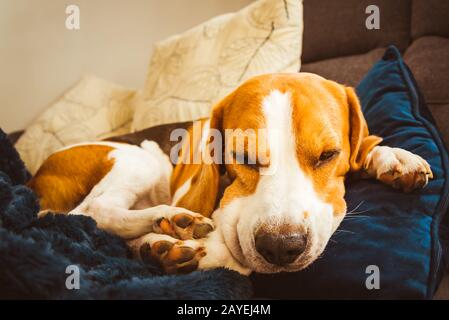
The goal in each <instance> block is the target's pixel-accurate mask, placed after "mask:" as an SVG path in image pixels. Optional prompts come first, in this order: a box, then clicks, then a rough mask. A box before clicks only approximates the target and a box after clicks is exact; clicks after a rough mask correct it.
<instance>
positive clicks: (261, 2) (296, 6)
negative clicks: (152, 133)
mask: <svg viewBox="0 0 449 320" xmlns="http://www.w3.org/2000/svg"><path fill="white" fill-rule="evenodd" d="M302 10H303V8H302V0H258V1H255V2H254V3H252V4H250V5H249V6H247V7H246V8H244V9H242V10H241V11H239V12H236V13H230V14H225V15H221V16H218V17H215V18H213V19H211V20H209V21H207V22H205V23H203V24H201V25H199V26H197V27H195V28H193V29H191V30H188V31H186V32H185V33H183V34H180V35H176V36H173V37H170V38H168V39H167V40H164V41H161V42H158V43H156V45H155V48H154V53H153V56H152V58H151V62H150V67H149V70H148V76H147V80H146V85H145V87H144V90H143V94H142V97H141V99H139V101H138V103H137V107H136V112H135V115H134V121H133V129H134V130H142V129H145V128H148V127H152V126H155V125H160V124H165V123H172V122H179V121H190V120H195V119H198V118H202V117H208V116H209V112H210V109H211V107H212V106H213V104H214V103H216V102H217V101H219V100H220V99H221V98H222V97H224V96H225V95H226V94H228V93H229V92H231V91H232V90H233V89H234V88H236V87H237V86H238V85H239V84H240V83H241V82H243V81H244V80H246V79H248V78H251V77H253V76H255V75H259V74H263V73H273V72H298V71H299V68H300V56H301V47H302V32H303V20H302V13H303V11H302Z"/></svg>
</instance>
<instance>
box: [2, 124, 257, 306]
mask: <svg viewBox="0 0 449 320" xmlns="http://www.w3.org/2000/svg"><path fill="white" fill-rule="evenodd" d="M27 178H28V174H27V172H26V170H25V168H24V166H23V163H22V161H21V160H20V158H19V156H18V154H17V152H16V150H15V149H14V148H13V146H12V145H11V143H10V142H9V141H8V139H7V137H6V134H5V133H4V132H3V131H1V129H0V298H3V299H4V298H41V299H56V298H57V299H60V298H82V299H90V298H101V299H106V298H108V299H111V298H112V299H244V298H250V297H251V295H252V293H251V285H250V283H249V280H248V278H247V277H243V276H241V275H239V274H237V273H235V272H232V271H228V270H222V269H218V270H213V271H197V272H193V273H191V274H188V275H182V276H167V275H162V273H161V271H160V270H159V269H158V268H157V267H156V266H152V265H149V264H144V263H142V262H140V261H136V260H132V259H131V256H130V253H129V251H128V249H127V247H126V245H125V243H124V241H123V240H121V239H119V238H118V237H115V236H112V235H110V234H108V233H106V232H104V231H102V230H100V229H98V228H97V227H96V224H95V222H94V220H92V219H90V218H88V217H83V216H64V215H48V216H46V217H45V218H43V219H37V217H36V214H37V212H38V205H37V201H36V197H35V195H34V194H33V193H32V192H31V190H30V189H28V188H26V187H25V186H23V184H24V183H25V181H26V180H27ZM71 265H74V266H76V267H77V268H78V270H79V271H80V277H79V279H80V288H79V290H77V289H72V290H68V289H67V287H66V280H67V278H68V277H70V276H71V275H73V274H75V272H74V271H73V269H70V267H69V269H67V267H68V266H71ZM66 269H67V271H68V273H66ZM74 283H75V282H72V281H70V278H69V284H74ZM69 287H70V286H69Z"/></svg>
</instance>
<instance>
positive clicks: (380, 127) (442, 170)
mask: <svg viewBox="0 0 449 320" xmlns="http://www.w3.org/2000/svg"><path fill="white" fill-rule="evenodd" d="M357 93H358V96H359V98H360V101H361V104H362V108H363V111H364V114H365V118H366V120H367V122H368V126H369V129H370V132H371V133H373V134H376V135H379V136H381V137H383V138H384V140H383V142H382V144H384V145H388V146H391V147H400V148H403V149H406V150H409V151H411V152H414V153H416V154H419V155H420V156H422V157H423V158H424V159H426V160H427V161H428V162H429V163H430V165H431V167H432V170H433V173H434V179H433V180H431V181H430V183H429V184H428V185H427V187H426V188H424V189H422V190H419V191H415V192H413V193H408V194H407V193H402V192H401V191H398V190H395V189H393V188H391V187H389V186H385V185H383V184H381V183H380V182H378V181H376V180H352V181H348V182H347V188H346V190H347V193H346V200H347V203H348V211H350V210H355V212H357V214H350V215H348V216H347V217H346V218H345V219H344V221H343V222H342V224H341V226H340V228H339V229H338V230H339V231H337V232H336V233H335V234H334V235H333V237H332V239H331V241H330V242H329V244H328V247H327V248H326V250H325V252H324V254H323V256H322V258H320V259H318V260H317V261H316V262H315V263H313V264H312V265H311V266H310V267H309V268H307V269H306V270H303V271H300V272H297V273H281V274H274V275H263V274H254V275H252V280H253V284H254V287H255V293H256V296H259V297H271V298H380V299H382V298H387V299H388V298H411V299H420V298H430V297H432V296H433V294H434V292H435V290H436V288H437V286H438V284H439V282H440V279H441V276H442V273H443V270H444V267H445V265H447V263H446V262H445V260H446V257H447V253H448V249H447V248H448V245H447V244H448V242H447V239H448V235H449V228H448V226H449V221H448V220H449V219H448V216H449V215H446V213H447V211H448V202H449V173H448V168H449V161H448V155H447V151H446V149H445V147H444V145H443V143H442V141H441V138H440V136H439V134H438V132H437V130H436V128H435V125H434V122H433V119H432V118H431V116H430V113H429V112H428V110H427V108H426V106H425V104H424V101H423V99H422V97H421V95H420V94H419V91H418V88H417V85H416V82H415V81H414V79H413V76H412V74H411V72H410V71H409V69H408V67H407V66H406V65H405V63H404V61H403V60H402V58H401V55H400V53H399V51H398V50H397V49H396V48H395V47H390V48H388V49H387V51H386V53H385V54H384V56H383V58H382V60H380V61H379V62H377V63H376V64H375V65H374V66H373V68H372V69H371V71H370V72H368V74H367V75H366V76H365V78H364V79H363V80H362V82H361V83H360V84H359V86H358V87H357ZM371 265H374V266H377V267H378V268H379V275H380V278H379V289H371V290H369V289H368V288H367V286H366V281H367V278H368V277H369V276H370V275H372V274H373V271H372V269H369V268H368V266H371ZM367 268H368V270H367ZM368 282H369V283H372V282H371V278H370V279H368Z"/></svg>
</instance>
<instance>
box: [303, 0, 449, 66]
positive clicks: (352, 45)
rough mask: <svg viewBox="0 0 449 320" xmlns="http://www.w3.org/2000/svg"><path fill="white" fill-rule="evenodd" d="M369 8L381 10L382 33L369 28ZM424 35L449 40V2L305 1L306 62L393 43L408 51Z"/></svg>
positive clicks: (441, 0)
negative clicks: (413, 41) (412, 42)
mask: <svg viewBox="0 0 449 320" xmlns="http://www.w3.org/2000/svg"><path fill="white" fill-rule="evenodd" d="M369 5H377V6H378V7H379V11H380V29H378V30H376V29H373V30H368V29H367V28H366V26H365V21H366V18H367V17H368V16H369V14H367V13H365V10H366V7H367V6H369ZM423 35H439V36H445V37H449V0H304V39H303V54H302V62H303V63H309V62H315V61H318V60H323V59H329V58H334V57H341V56H347V55H355V54H361V53H366V52H368V51H370V50H372V49H375V48H378V47H386V46H388V45H390V44H394V45H396V46H397V47H398V48H399V49H400V50H401V51H404V50H405V49H406V48H407V46H408V45H409V44H410V43H411V41H412V40H413V39H416V38H418V37H420V36H423Z"/></svg>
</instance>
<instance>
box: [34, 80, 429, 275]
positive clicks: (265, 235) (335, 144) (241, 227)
mask: <svg viewBox="0 0 449 320" xmlns="http://www.w3.org/2000/svg"><path fill="white" fill-rule="evenodd" d="M197 127H199V132H200V134H193V131H194V129H193V128H194V126H193V127H191V128H190V129H189V131H188V133H189V134H188V135H187V136H188V138H187V139H184V141H183V143H182V144H181V146H180V148H179V149H178V150H177V151H175V152H173V153H174V154H176V157H177V159H176V160H175V161H177V164H176V165H175V166H174V167H173V164H172V162H173V159H170V158H169V157H168V155H166V154H165V153H163V152H162V150H161V149H160V148H159V146H158V144H157V143H155V142H153V141H144V142H143V143H142V144H141V145H140V146H135V145H129V144H124V143H116V142H93V143H85V144H79V145H74V146H70V147H66V148H64V149H62V150H60V151H58V152H56V153H54V154H52V155H51V156H50V157H49V158H48V159H47V160H46V161H45V162H44V163H43V164H42V166H41V167H40V169H39V170H38V172H37V173H36V175H35V176H34V177H33V178H32V179H31V180H30V182H29V184H28V185H29V187H30V188H32V189H33V190H34V191H35V192H36V194H37V195H38V197H39V199H40V206H41V210H42V211H41V212H40V215H41V216H42V215H44V214H46V213H47V212H48V211H54V212H62V213H67V214H75V215H76V214H81V215H86V216H90V217H92V218H93V219H95V220H96V222H97V224H98V226H99V227H100V228H102V229H104V230H106V231H109V232H111V233H114V234H116V235H118V236H120V237H122V238H124V239H126V240H127V241H128V244H129V246H130V248H131V250H132V251H133V253H134V254H135V256H136V257H138V258H141V259H143V260H150V261H156V262H158V263H159V264H160V265H161V266H162V267H163V268H164V270H165V271H166V272H167V273H185V272H190V271H193V270H195V269H198V268H199V269H210V268H216V267H225V268H229V269H232V270H236V271H238V272H240V273H242V274H249V273H250V272H252V271H255V272H263V273H274V272H280V271H297V270H301V269H303V268H305V267H307V266H308V265H310V264H311V263H312V262H313V261H314V260H316V259H317V258H318V256H319V255H320V254H321V253H322V252H323V250H324V249H325V247H326V244H327V242H328V241H329V239H330V237H331V236H332V234H333V232H334V231H335V230H336V229H337V227H338V226H339V224H340V222H341V221H342V220H343V218H344V216H345V214H346V210H347V208H346V202H345V200H344V194H345V185H344V181H345V177H346V175H347V174H348V173H350V172H359V173H360V174H361V175H363V176H365V177H372V178H375V179H378V180H380V181H381V182H383V183H385V184H388V185H390V186H392V187H394V188H398V189H401V190H403V191H404V192H409V191H412V190H414V189H417V188H422V187H424V186H425V185H426V184H427V182H428V179H431V178H432V172H431V169H430V166H429V164H428V163H427V162H426V161H425V160H424V159H422V158H421V157H420V156H418V155H415V154H413V153H411V152H409V151H406V150H403V149H399V148H390V147H388V146H380V145H379V144H380V142H381V141H382V139H381V138H380V137H377V136H374V135H370V134H369V131H368V127H367V124H366V121H365V119H364V117H363V114H362V111H361V108H360V104H359V101H358V98H357V96H356V94H355V92H354V90H353V89H352V88H349V87H345V86H343V85H340V84H338V83H336V82H333V81H329V80H326V79H324V78H322V77H320V76H317V75H314V74H310V73H298V74H267V75H262V76H257V77H255V78H252V79H250V80H248V81H246V82H245V83H243V84H242V85H241V86H240V87H238V88H237V89H236V90H235V91H233V92H232V93H230V94H229V95H228V96H227V97H225V98H224V99H223V100H221V101H220V102H219V103H218V104H217V105H216V106H215V107H214V108H213V110H212V114H211V117H210V119H203V120H201V121H200V122H199V125H198V126H197ZM228 131H230V132H238V134H234V135H233V136H232V135H231V138H229V135H228V134H227V132H228ZM238 137H243V141H244V142H243V145H240V147H238V143H236V142H235V139H234V138H238ZM250 140H252V141H256V148H252V147H250V143H249V142H248V141H250ZM217 146H218V147H217ZM241 146H243V147H241ZM256 149H257V150H256ZM259 149H260V150H262V152H259ZM256 151H257V152H256ZM198 154H199V155H204V154H206V155H208V156H209V158H204V157H200V161H196V162H195V161H192V159H194V158H195V156H196V155H198ZM205 159H208V160H209V161H205ZM223 159H224V161H223ZM238 159H240V160H242V159H243V161H237V160H238ZM210 160H212V161H210ZM223 177H227V178H228V182H227V184H226V185H225V186H224V187H223V188H222V191H220V181H221V180H222V178H223Z"/></svg>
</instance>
